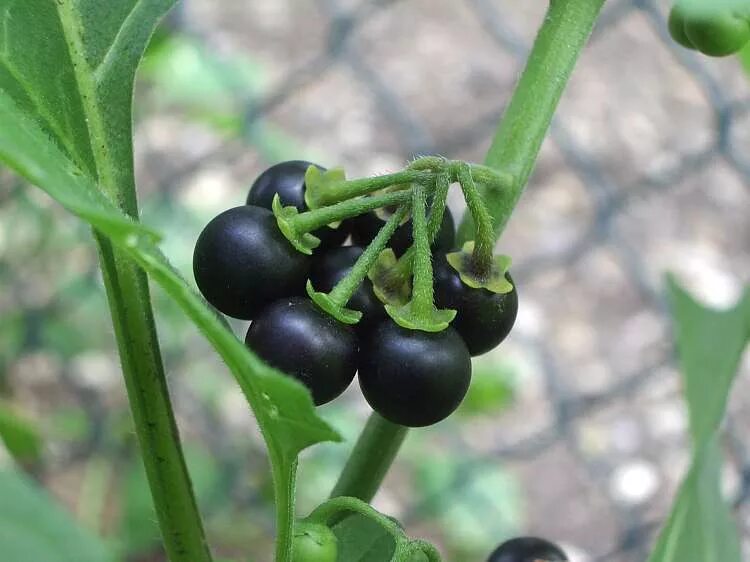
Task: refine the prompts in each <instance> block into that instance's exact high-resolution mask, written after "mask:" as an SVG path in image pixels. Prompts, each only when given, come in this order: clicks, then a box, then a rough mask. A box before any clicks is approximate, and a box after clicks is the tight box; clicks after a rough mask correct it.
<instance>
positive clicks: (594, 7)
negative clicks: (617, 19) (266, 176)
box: [459, 0, 604, 241]
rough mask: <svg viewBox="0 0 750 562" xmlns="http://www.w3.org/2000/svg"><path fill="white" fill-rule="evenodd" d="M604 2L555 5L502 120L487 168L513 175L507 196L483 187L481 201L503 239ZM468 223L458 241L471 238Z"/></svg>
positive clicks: (563, 0)
mask: <svg viewBox="0 0 750 562" xmlns="http://www.w3.org/2000/svg"><path fill="white" fill-rule="evenodd" d="M603 4H604V0H552V1H551V2H550V3H549V8H548V10H547V15H546V17H545V18H544V23H543V24H542V26H541V27H540V29H539V33H538V35H537V37H536V40H535V41H534V47H533V48H532V50H531V54H530V55H529V58H528V60H527V61H526V68H525V70H524V71H523V74H522V75H521V78H520V80H519V82H518V84H517V85H516V89H515V91H514V92H513V97H512V98H511V101H510V103H509V104H508V107H507V109H506V110H505V114H504V115H503V117H502V119H501V121H500V123H499V125H498V128H497V132H496V133H495V137H494V139H493V141H492V146H491V147H490V149H489V151H488V152H487V156H486V158H485V164H486V165H488V166H490V167H492V168H494V169H495V170H500V171H503V172H507V173H510V174H511V175H512V176H513V178H514V181H513V184H512V185H511V186H510V189H509V190H505V189H493V188H491V187H490V186H487V185H483V186H482V190H481V193H482V196H483V197H484V200H485V203H486V204H487V207H488V208H489V209H490V212H491V214H492V216H493V218H494V232H495V238H499V236H500V234H501V233H502V231H503V229H504V228H505V226H506V224H507V222H508V219H509V218H510V215H511V213H512V211H513V208H514V207H515V205H516V203H517V202H518V199H519V198H520V196H521V193H522V192H523V189H524V187H525V186H526V183H527V181H528V179H529V176H530V174H531V172H532V170H533V169H534V164H535V162H536V158H537V155H538V154H539V149H540V148H541V145H542V141H543V140H544V137H545V135H546V134H547V129H548V128H549V124H550V122H551V120H552V115H553V114H554V112H555V108H556V107H557V104H558V102H559V100H560V96H561V95H562V93H563V90H564V89H565V86H566V84H567V83H568V80H569V79H570V76H571V74H572V72H573V68H574V67H575V64H576V61H577V60H578V57H579V55H580V53H581V51H582V49H583V47H584V46H585V44H586V41H587V39H588V37H589V35H590V34H591V30H592V29H593V26H594V23H595V22H596V19H597V17H598V15H599V12H600V11H601V8H602V6H603ZM471 223H472V220H471V217H470V215H469V214H468V213H467V215H466V216H465V217H464V221H463V223H462V224H461V227H460V229H459V240H460V241H466V240H468V239H470V237H471V235H472V233H473V227H472V224H471Z"/></svg>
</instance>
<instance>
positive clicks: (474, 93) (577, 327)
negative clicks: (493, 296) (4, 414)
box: [0, 0, 750, 562]
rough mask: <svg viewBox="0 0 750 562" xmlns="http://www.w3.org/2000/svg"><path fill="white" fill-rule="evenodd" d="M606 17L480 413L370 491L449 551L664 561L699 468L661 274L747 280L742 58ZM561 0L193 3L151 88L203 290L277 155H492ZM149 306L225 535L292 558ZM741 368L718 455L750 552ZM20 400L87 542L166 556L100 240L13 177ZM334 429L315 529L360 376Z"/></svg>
mask: <svg viewBox="0 0 750 562" xmlns="http://www.w3.org/2000/svg"><path fill="white" fill-rule="evenodd" d="M607 4H608V5H607V7H606V9H605V10H604V14H603V17H602V18H601V22H600V24H599V25H598V27H597V29H596V31H595V33H594V36H593V38H592V41H591V45H590V46H589V48H588V49H587V50H586V52H585V53H584V55H583V57H582V58H581V60H580V63H579V65H578V68H577V70H576V73H575V74H574V77H573V79H572V81H571V84H570V87H569V88H568V90H567V92H566V94H565V97H564V99H563V100H562V103H561V105H560V108H559V111H558V116H557V118H556V120H555V123H554V126H553V128H552V131H551V134H550V136H549V138H548V139H547V141H546V142H545V144H544V147H543V149H542V154H541V157H540V160H539V164H538V167H537V170H536V172H535V174H534V175H533V177H532V180H531V184H530V186H529V188H528V190H527V192H526V194H525V195H524V197H523V199H522V201H521V203H520V206H519V208H518V210H517V212H516V214H515V215H514V218H513V219H512V221H511V223H510V226H509V228H508V229H507V231H506V233H505V235H504V236H503V238H502V240H501V241H500V244H499V251H502V252H503V253H507V254H510V255H511V256H512V257H513V258H514V266H513V276H514V278H515V280H516V282H517V285H518V287H519V293H520V299H521V301H520V303H521V304H520V312H519V318H518V322H517V324H516V328H515V330H514V332H513V334H512V335H511V337H510V338H509V339H508V340H507V341H506V343H504V344H503V345H502V346H501V347H500V348H499V349H497V350H496V351H494V352H492V353H491V354H488V355H486V356H484V357H481V358H479V359H477V360H476V361H475V375H474V380H473V383H472V388H471V391H470V393H469V396H468V398H467V399H466V401H465V403H464V404H463V405H462V407H461V409H460V410H459V412H458V414H457V415H455V416H453V417H452V418H450V419H449V420H448V421H446V422H443V423H441V424H439V425H438V426H436V427H434V428H430V429H426V430H417V431H412V432H411V434H410V436H409V437H408V439H407V442H406V444H405V447H404V449H403V452H402V454H401V456H400V457H399V459H398V460H397V462H396V464H395V466H394V468H393V470H392V472H391V473H390V474H389V476H388V478H387V480H386V483H385V486H384V488H383V489H382V490H381V492H380V493H379V494H378V496H377V498H376V500H375V502H374V503H375V506H376V507H377V508H378V509H380V510H382V511H385V512H387V513H389V514H392V515H394V516H396V517H398V518H399V519H400V520H401V521H402V522H403V523H404V525H405V526H406V528H407V530H408V532H409V533H410V534H411V535H413V536H419V537H425V538H428V539H430V540H432V541H434V542H435V543H436V544H438V545H439V546H440V548H441V549H442V551H443V553H444V554H445V558H446V560H448V561H468V562H471V561H481V560H484V559H485V558H486V556H487V554H488V552H489V551H490V550H491V549H492V548H493V547H494V545H496V544H497V543H498V542H500V541H502V540H503V539H505V538H508V537H510V536H513V535H518V534H538V535H541V536H545V537H548V538H550V539H553V540H555V541H559V542H560V543H562V544H563V545H564V547H565V548H567V549H568V551H569V553H570V554H571V555H572V557H573V559H574V560H575V561H576V562H583V561H587V562H594V561H610V562H635V561H639V562H640V561H643V560H645V559H646V557H647V554H648V551H649V546H650V544H651V542H652V540H653V539H654V537H655V532H656V531H657V529H658V526H659V524H660V523H661V521H663V518H664V516H665V514H666V513H667V512H668V509H669V506H670V502H671V499H672V496H673V494H674V492H675V489H676V486H677V485H678V484H679V481H680V478H681V476H682V473H683V471H684V469H685V467H686V465H687V461H688V459H689V443H688V440H687V425H686V423H687V422H686V411H685V408H684V405H683V402H682V399H681V394H680V393H681V388H680V380H679V375H678V372H677V370H676V368H675V364H674V361H673V350H672V343H671V341H672V340H671V335H670V323H669V317H668V314H667V310H666V306H665V301H664V298H663V290H662V289H663V281H664V274H665V272H667V271H672V272H675V273H676V274H677V275H678V277H679V279H680V280H681V282H682V283H683V284H684V285H685V286H687V287H688V288H689V289H690V290H692V291H693V292H694V293H695V294H697V295H698V296H699V297H701V298H702V299H704V300H705V301H707V302H709V303H711V304H714V305H717V306H726V305H729V304H730V303H732V302H733V301H734V300H735V299H736V298H738V296H739V294H740V292H741V290H742V286H743V283H746V282H747V281H748V279H750V220H748V219H750V156H749V155H750V122H749V119H750V87H748V86H749V84H750V82H748V76H747V75H746V74H745V73H744V72H743V69H742V66H741V64H740V62H739V60H738V59H737V58H736V57H733V58H729V59H722V60H712V59H707V58H705V57H702V56H699V55H696V54H694V53H692V52H689V51H687V50H684V49H682V48H681V47H679V46H677V45H676V44H675V43H673V42H672V41H671V40H670V39H669V37H668V34H667V31H666V24H665V17H666V13H667V10H668V5H667V3H666V2H657V1H652V0H611V1H609V2H608V3H607ZM545 7H546V2H543V1H541V0H540V1H538V2H512V1H510V0H502V1H500V0H461V1H456V0H346V1H345V0H254V1H252V2H247V1H245V2H242V1H237V0H235V1H229V0H225V1H224V2H220V3H219V2H211V1H209V0H183V1H182V2H181V3H180V5H179V6H178V8H177V9H176V10H175V11H174V12H173V13H172V15H171V17H170V18H169V20H168V21H167V22H165V24H164V25H163V26H162V28H161V29H160V30H159V33H158V35H157V37H156V38H155V39H154V42H153V43H152V45H151V46H150V48H149V51H148V55H147V57H146V59H145V61H144V63H143V65H142V67H141V71H140V74H139V80H138V86H137V92H136V100H135V119H136V133H135V148H136V167H137V177H138V180H139V192H140V193H139V194H140V200H141V207H142V214H143V220H144V221H145V222H146V223H148V224H149V225H151V226H154V227H156V228H157V229H159V230H161V231H162V232H164V233H165V235H166V240H165V243H164V251H165V253H166V254H167V256H169V258H170V259H171V260H172V261H173V262H174V263H175V264H176V265H177V266H178V267H179V268H180V269H181V270H182V271H183V272H184V274H185V275H186V277H188V278H190V279H192V275H191V257H192V247H193V244H194V241H195V239H196V237H197V234H198V233H199V232H200V230H201V228H202V226H203V225H204V224H205V223H206V222H207V221H208V220H209V219H210V218H212V217H213V216H214V215H215V214H217V213H218V212H219V211H221V210H224V209H226V208H228V207H232V206H235V205H238V204H241V203H242V202H243V201H244V199H245V196H246V190H247V188H248V186H249V185H250V184H251V183H252V181H253V179H254V178H255V176H256V175H258V174H259V173H260V172H261V171H262V170H263V169H265V168H266V167H267V166H269V165H270V164H272V163H275V162H277V161H280V160H285V159H295V158H305V159H310V160H313V161H316V162H319V163H320V164H322V165H325V166H336V165H343V166H344V167H345V168H346V170H347V173H348V175H350V176H352V177H354V176H361V175H367V174H374V173H384V172H388V171H395V170H398V169H400V168H401V167H402V166H403V165H404V164H405V163H406V162H407V161H408V160H409V159H410V158H412V157H413V156H414V155H417V154H441V155H445V156H447V157H450V158H462V159H468V160H473V161H481V160H482V159H483V155H484V152H485V150H486V149H487V147H488V146H489V139H490V138H491V134H492V132H493V130H494V126H495V122H496V120H497V118H498V116H499V115H500V114H501V113H502V110H503V107H504V104H505V103H506V102H507V101H508V99H509V97H510V94H511V91H512V87H513V84H514V82H515V79H516V76H517V74H518V72H519V71H520V69H521V68H522V62H523V60H524V58H525V53H526V51H527V48H528V46H529V45H530V43H531V41H532V39H533V36H534V32H535V29H536V27H537V25H538V24H539V22H540V21H541V19H542V17H543V13H544V9H545ZM748 58H750V57H748ZM452 208H453V211H454V214H459V213H461V212H462V209H461V207H460V204H459V201H458V199H456V200H453V201H452ZM154 300H155V306H156V309H157V321H158V325H159V329H160V336H161V340H162V343H163V351H164V355H165V360H166V363H167V368H168V373H169V383H170V389H171V393H172V396H173V398H174V401H175V405H176V410H177V415H178V423H179V426H180V429H181V432H182V436H183V437H184V439H185V442H186V449H187V455H188V460H189V464H190V469H191V474H192V477H193V479H194V483H195V487H196V490H197V494H198V496H199V500H200V506H201V510H202V512H203V513H204V515H205V516H206V519H207V531H208V535H209V542H210V543H211V544H212V545H213V547H214V549H215V551H216V552H217V553H220V554H223V555H225V556H230V557H231V556H237V557H240V556H245V558H243V559H247V554H248V553H252V558H251V559H252V560H255V561H265V560H270V559H271V555H270V552H271V546H272V536H273V519H272V515H273V506H272V503H271V490H270V480H269V474H268V465H267V461H266V458H265V454H264V449H263V446H262V443H261V442H260V439H259V436H258V433H257V430H256V427H255V424H254V422H253V420H252V417H251V416H250V414H249V412H248V410H247V406H246V403H245V401H244V398H243V397H242V395H241V393H240V391H239V388H238V387H237V385H236V384H234V382H233V380H232V378H231V376H230V375H229V373H228V371H227V370H226V368H225V367H224V366H223V365H222V364H221V362H220V361H219V359H218V358H217V356H216V355H215V353H214V352H213V351H212V350H211V349H210V348H209V346H208V345H207V344H206V342H205V341H204V340H203V339H202V338H201V337H200V335H199V334H198V333H197V331H196V330H195V329H194V328H193V327H192V326H191V325H190V324H189V322H188V321H187V320H186V318H185V317H184V316H183V314H182V313H181V312H180V311H179V310H178V309H177V307H176V306H175V305H174V304H172V303H170V302H169V300H168V298H167V297H166V296H165V295H164V294H163V293H162V292H161V291H160V290H159V289H158V288H155V289H154ZM235 327H236V330H237V333H238V335H243V334H244V329H245V326H244V325H242V324H240V323H237V324H235ZM748 372H750V366H749V365H748V361H745V365H744V375H745V376H740V378H739V379H738V380H737V384H736V386H735V392H734V393H733V396H732V403H731V406H730V413H729V416H728V419H727V422H726V433H725V440H724V444H725V446H726V449H727V451H728V459H729V462H728V464H727V466H726V474H725V476H726V478H725V484H726V493H727V497H728V498H729V499H730V500H731V501H732V502H734V506H735V513H736V516H737V522H738V525H739V526H740V529H741V531H742V534H743V536H744V540H745V543H746V545H745V546H746V547H748V544H747V543H750V501H748V495H750V443H748V441H747V435H749V434H750V383H749V382H748V378H747V376H746V375H747V374H748ZM0 402H2V404H5V405H6V406H8V405H9V406H10V407H12V409H13V411H15V412H17V413H19V414H20V415H22V416H24V417H25V418H26V419H27V420H29V421H30V422H31V423H32V424H33V425H35V426H36V427H37V428H38V431H39V435H40V439H39V440H38V441H37V442H36V443H32V444H31V445H28V444H26V445H22V446H21V447H22V449H23V450H22V451H21V452H22V453H23V455H22V456H24V457H25V458H26V459H27V461H26V463H25V465H26V468H27V469H28V471H29V472H30V473H32V474H33V475H34V476H35V477H36V478H38V479H40V480H41V481H42V482H43V483H44V484H45V485H46V486H47V487H48V489H49V490H51V492H52V493H53V494H54V495H55V496H56V497H57V498H59V499H60V500H61V501H62V502H64V504H65V505H66V506H67V507H68V508H69V509H70V510H71V511H73V512H75V514H76V515H77V517H78V518H79V519H80V520H81V521H82V522H83V524H84V525H86V526H88V527H89V528H91V529H94V530H95V531H96V532H98V533H100V534H103V535H105V536H106V537H107V538H108V539H109V540H110V541H111V542H112V543H113V544H114V545H116V546H117V548H118V549H119V552H120V553H121V554H122V559H123V560H128V561H132V562H152V561H153V562H156V561H160V560H163V559H164V558H163V555H162V553H161V551H160V547H159V535H158V529H157V527H156V523H155V517H154V514H153V511H152V507H151V505H150V499H149V494H148V490H147V487H146V484H145V476H144V474H143V471H142V469H141V465H140V461H139V459H138V454H137V449H136V444H135V438H134V434H133V429H132V426H131V421H130V417H129V413H128V410H127V402H126V397H125V393H124V389H123V385H122V381H121V376H120V373H119V365H118V359H117V356H116V352H115V346H114V341H113V334H112V328H111V326H110V323H109V316H108V310H107V306H106V301H105V297H104V291H103V288H102V282H101V278H100V275H99V272H98V266H97V259H96V254H95V250H94V245H93V244H92V241H91V238H90V235H89V232H88V230H87V228H86V227H84V226H83V225H82V224H80V223H79V222H77V221H76V220H75V219H74V218H72V217H70V216H68V215H67V214H66V213H65V212H64V211H63V210H62V209H61V208H60V207H58V206H57V205H56V204H54V203H52V202H51V201H50V200H49V199H48V198H47V197H46V196H45V195H44V194H42V192H41V191H39V190H35V189H29V188H27V187H26V186H25V185H23V184H22V183H21V182H19V181H18V180H17V179H16V178H15V177H13V176H11V175H9V174H8V173H6V172H3V171H0ZM321 413H322V415H323V416H324V417H326V418H327V419H329V420H330V421H331V423H332V424H333V425H334V426H335V427H336V428H337V429H339V430H340V431H341V433H342V434H344V436H346V437H347V439H348V441H347V442H345V443H342V444H337V445H330V444H327V445H322V446H318V447H316V448H315V449H314V450H311V451H307V452H306V453H305V454H304V456H303V460H302V463H301V474H300V478H299V509H300V513H301V514H304V513H306V512H307V511H309V510H310V509H311V508H312V507H313V506H315V505H316V504H317V503H319V502H320V501H322V499H324V497H325V494H326V493H327V491H328V490H329V489H330V487H331V486H332V485H333V482H334V481H335V478H336V476H337V473H338V470H339V469H340V467H341V465H342V463H343V461H344V459H345V458H346V455H347V453H348V451H349V449H350V447H351V444H352V440H353V439H354V437H355V436H356V435H357V433H358V431H359V429H360V428H361V426H362V424H363V422H364V420H365V419H366V417H367V415H368V407H367V405H366V404H365V402H364V401H363V399H362V397H361V395H360V393H359V391H358V388H357V385H352V387H351V388H350V390H349V391H347V393H346V394H345V395H344V396H343V397H342V398H340V399H338V400H336V401H335V402H334V403H333V404H331V405H328V406H325V407H323V408H321ZM8 447H9V448H10V447H13V445H12V444H10V443H9V444H8ZM14 452H16V453H17V452H18V451H14ZM0 458H3V459H5V460H3V461H0V462H8V459H9V454H8V453H7V451H5V450H4V449H3V447H2V444H0Z"/></svg>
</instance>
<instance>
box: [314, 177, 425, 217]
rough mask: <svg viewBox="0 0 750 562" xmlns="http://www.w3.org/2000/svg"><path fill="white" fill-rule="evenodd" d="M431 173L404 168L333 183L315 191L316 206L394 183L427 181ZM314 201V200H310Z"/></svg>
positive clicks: (357, 195)
mask: <svg viewBox="0 0 750 562" xmlns="http://www.w3.org/2000/svg"><path fill="white" fill-rule="evenodd" d="M430 176H431V174H430V173H429V172H424V171H420V170H409V169H407V170H403V171H401V172H396V173H393V174H384V175H382V176H376V177H371V178H358V179H354V180H345V181H342V182H337V183H332V184H330V185H326V186H325V187H320V188H318V190H317V191H316V192H315V194H314V195H315V197H314V199H315V201H314V208H320V207H324V206H326V205H331V204H333V203H338V202H340V201H346V200H347V199H352V198H353V197H359V196H361V195H367V194H369V193H373V192H374V191H379V190H381V189H385V188H387V187H391V186H394V185H401V184H403V185H408V184H411V183H414V182H419V183H422V182H425V181H428V180H429V179H430ZM309 203H312V201H309V202H308V204H309Z"/></svg>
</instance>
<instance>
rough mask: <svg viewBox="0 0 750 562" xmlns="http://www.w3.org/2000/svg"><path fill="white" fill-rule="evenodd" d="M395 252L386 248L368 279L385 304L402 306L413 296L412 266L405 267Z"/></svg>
mask: <svg viewBox="0 0 750 562" xmlns="http://www.w3.org/2000/svg"><path fill="white" fill-rule="evenodd" d="M402 263H403V262H401V260H399V259H398V258H397V257H396V254H394V253H393V250H391V249H390V248H386V249H385V250H383V251H382V252H380V255H379V256H378V259H377V260H376V261H375V263H374V264H373V266H372V268H371V269H370V271H369V272H368V273H367V277H368V278H369V279H370V281H372V290H373V292H374V293H375V296H376V297H378V299H379V300H380V302H382V303H383V304H391V305H398V306H402V305H404V304H406V303H407V302H409V295H411V266H409V267H404V266H403V265H402Z"/></svg>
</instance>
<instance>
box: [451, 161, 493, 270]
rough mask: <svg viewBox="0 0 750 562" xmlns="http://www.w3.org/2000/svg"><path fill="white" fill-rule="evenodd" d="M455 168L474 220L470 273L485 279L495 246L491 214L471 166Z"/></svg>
mask: <svg viewBox="0 0 750 562" xmlns="http://www.w3.org/2000/svg"><path fill="white" fill-rule="evenodd" d="M456 168H457V169H456V175H457V177H458V182H459V184H460V185H461V189H462V190H463V193H464V199H465V200H466V205H467V206H468V208H469V213H470V214H471V217H472V219H473V221H474V232H475V234H474V250H473V251H472V254H471V266H472V273H473V274H474V275H476V276H477V277H478V278H480V279H486V278H487V277H488V276H489V274H490V271H491V269H492V263H493V257H492V253H493V250H494V247H495V233H494V231H493V229H492V216H490V213H489V211H488V210H487V207H486V205H485V204H484V201H483V200H482V196H481V195H480V194H479V189H477V186H476V184H475V183H474V178H473V177H472V173H471V168H470V167H469V166H467V165H465V164H459V165H457V166H456Z"/></svg>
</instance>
